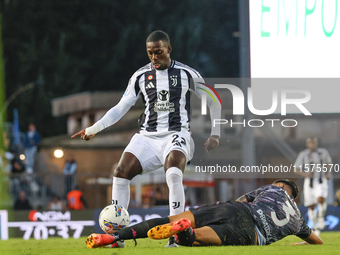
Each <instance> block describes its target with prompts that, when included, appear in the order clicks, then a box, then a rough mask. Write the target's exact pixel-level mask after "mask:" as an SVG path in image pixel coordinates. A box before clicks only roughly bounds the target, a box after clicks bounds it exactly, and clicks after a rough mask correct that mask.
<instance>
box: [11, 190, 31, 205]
mask: <svg viewBox="0 0 340 255" xmlns="http://www.w3.org/2000/svg"><path fill="white" fill-rule="evenodd" d="M31 209H32V206H31V205H30V203H29V202H28V200H27V198H26V193H25V191H23V190H22V191H20V193H19V198H18V199H17V201H15V204H14V210H31Z"/></svg>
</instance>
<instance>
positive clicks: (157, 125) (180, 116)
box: [85, 60, 222, 136]
mask: <svg viewBox="0 0 340 255" xmlns="http://www.w3.org/2000/svg"><path fill="white" fill-rule="evenodd" d="M190 92H193V93H195V94H196V95H197V96H198V97H199V98H202V97H204V99H205V100H206V104H207V106H208V107H209V110H210V119H211V120H214V119H221V108H222V102H221V99H220V97H219V95H218V93H217V92H216V91H215V90H214V89H213V88H212V87H211V86H209V85H208V84H205V83H204V80H203V78H202V77H201V75H200V74H199V72H197V71H196V70H195V69H193V68H191V67H189V66H187V65H184V64H182V63H180V62H177V61H174V60H173V61H172V62H171V66H170V67H169V68H168V69H166V70H156V69H155V68H154V67H153V65H152V63H149V64H147V65H145V66H144V67H142V68H140V69H139V70H138V71H137V72H135V73H134V74H133V75H132V77H131V79H130V81H129V84H128V86H127V89H126V91H125V93H124V95H123V97H122V98H121V100H120V101H119V103H118V104H117V105H115V106H114V107H112V108H111V109H110V110H109V111H108V112H107V113H106V114H105V115H104V117H103V118H101V119H100V120H98V121H97V122H96V123H95V124H93V125H92V126H91V127H88V128H86V129H85V134H86V135H92V134H96V133H97V132H99V131H101V130H103V129H105V128H107V127H109V126H111V125H113V124H115V123H116V122H117V121H118V120H119V119H120V118H121V117H123V116H124V115H125V114H126V113H127V112H128V110H129V109H130V108H131V106H133V105H134V104H135V103H136V101H137V100H138V98H139V97H142V99H143V102H144V105H145V110H144V114H143V115H142V118H140V120H139V124H140V133H141V134H143V135H163V134H167V133H172V132H176V131H189V121H190ZM207 95H208V96H207ZM212 123H213V121H212ZM211 135H218V136H220V126H219V125H216V126H214V125H213V124H212V125H211Z"/></svg>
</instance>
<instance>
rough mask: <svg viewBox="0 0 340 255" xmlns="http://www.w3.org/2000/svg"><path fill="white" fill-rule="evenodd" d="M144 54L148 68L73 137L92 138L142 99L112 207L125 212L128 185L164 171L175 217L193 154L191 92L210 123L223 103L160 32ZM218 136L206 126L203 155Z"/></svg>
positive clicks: (214, 127)
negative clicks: (204, 108)
mask: <svg viewBox="0 0 340 255" xmlns="http://www.w3.org/2000/svg"><path fill="white" fill-rule="evenodd" d="M146 51H147V55H148V57H149V59H150V63H148V64H147V65H145V66H143V67H142V68H140V69H139V70H137V71H136V72H135V73H134V74H133V75H132V77H131V79H130V81H129V83H128V86H127V89H126V91H125V93H124V95H123V96H122V98H121V100H120V101H119V103H118V104H117V105H115V106H114V107H112V108H111V109H110V110H109V111H108V112H107V113H106V114H105V115H104V116H103V118H102V119H100V120H98V121H97V122H96V123H95V124H93V125H92V126H90V127H88V128H86V129H85V130H81V131H80V132H78V133H76V134H74V135H73V136H72V138H74V137H76V136H80V137H81V138H82V139H84V140H89V139H91V138H92V137H93V136H94V135H95V134H96V133H98V132H100V131H101V130H103V129H105V128H107V127H109V126H111V125H113V124H115V123H116V122H117V121H118V120H119V119H120V118H121V117H122V116H124V115H125V114H126V113H127V112H128V110H129V109H130V108H131V106H133V105H134V104H135V103H136V101H137V99H138V98H140V97H142V99H143V102H144V104H145V110H144V113H143V114H142V115H141V117H140V119H139V121H138V122H139V126H140V130H139V133H137V134H135V135H134V136H133V137H132V139H131V141H130V143H129V144H128V146H127V147H126V148H125V150H124V152H123V154H122V156H121V159H120V161H119V163H118V166H117V168H116V169H115V170H114V177H113V186H112V203H114V204H119V205H121V206H123V207H125V208H128V205H129V200H130V180H131V179H132V178H133V177H135V176H136V175H138V174H144V173H147V172H150V171H154V170H157V169H159V168H161V167H163V168H164V170H165V174H166V183H167V185H168V187H169V206H170V215H176V214H179V213H181V212H183V211H184V204H185V196H184V188H183V183H182V181H183V172H184V169H185V166H186V164H187V162H188V161H189V160H191V159H192V157H193V152H194V143H193V141H192V138H191V133H190V127H189V121H190V93H193V94H196V95H197V96H198V97H199V98H202V96H204V97H205V99H206V100H207V101H206V102H207V105H208V107H209V110H210V118H211V120H213V119H220V118H221V106H222V103H221V100H220V98H219V96H218V94H217V93H216V91H215V90H214V89H213V88H212V87H210V86H209V85H207V84H205V83H204V80H203V78H202V76H201V75H200V74H199V72H197V71H196V70H195V69H193V68H191V67H189V66H187V65H185V64H182V63H180V62H178V61H175V60H172V59H171V58H170V53H171V51H172V46H171V44H170V38H169V36H168V35H167V34H166V33H165V32H163V31H160V30H157V31H154V32H152V33H151V34H150V35H149V36H148V37H147V39H146ZM219 137H220V127H219V125H211V136H210V137H209V138H208V139H207V140H206V143H205V149H206V151H210V150H212V149H214V148H216V147H217V146H218V145H219Z"/></svg>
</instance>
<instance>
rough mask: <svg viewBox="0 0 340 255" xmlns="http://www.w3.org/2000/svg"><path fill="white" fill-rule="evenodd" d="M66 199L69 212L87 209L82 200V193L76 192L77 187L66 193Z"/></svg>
mask: <svg viewBox="0 0 340 255" xmlns="http://www.w3.org/2000/svg"><path fill="white" fill-rule="evenodd" d="M66 197H67V207H68V209H70V210H82V209H84V207H87V203H86V201H85V200H84V198H83V192H81V191H80V190H78V187H76V188H75V189H74V190H71V191H70V192H69V193H67V196H66Z"/></svg>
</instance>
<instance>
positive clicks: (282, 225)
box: [242, 185, 311, 244]
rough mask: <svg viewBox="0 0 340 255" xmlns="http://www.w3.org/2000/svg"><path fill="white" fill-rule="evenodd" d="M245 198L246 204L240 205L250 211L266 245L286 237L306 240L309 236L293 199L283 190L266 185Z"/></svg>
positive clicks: (309, 232)
mask: <svg viewBox="0 0 340 255" xmlns="http://www.w3.org/2000/svg"><path fill="white" fill-rule="evenodd" d="M245 196H246V198H247V200H248V202H242V204H243V205H245V206H246V207H247V208H248V209H249V210H250V212H251V214H252V216H253V218H254V220H255V222H256V224H257V226H258V228H259V230H260V231H261V232H262V233H263V235H264V236H265V237H266V244H271V243H274V242H276V241H278V240H280V239H282V238H284V237H286V236H288V235H296V236H298V237H300V238H306V237H308V236H309V235H310V234H311V229H310V228H309V227H308V226H307V225H306V223H305V221H304V220H303V218H302V217H301V213H300V210H299V209H298V207H297V205H296V203H295V202H294V198H293V197H291V196H289V195H288V193H287V192H286V191H285V190H284V188H280V187H277V186H275V185H266V186H262V187H260V188H258V189H256V190H254V191H251V192H249V193H247V194H246V195H245Z"/></svg>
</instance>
